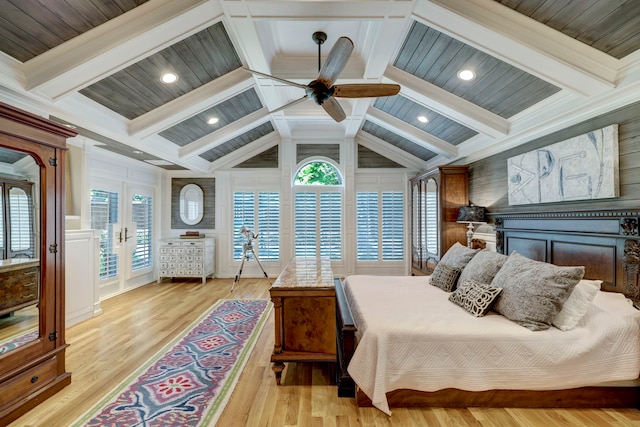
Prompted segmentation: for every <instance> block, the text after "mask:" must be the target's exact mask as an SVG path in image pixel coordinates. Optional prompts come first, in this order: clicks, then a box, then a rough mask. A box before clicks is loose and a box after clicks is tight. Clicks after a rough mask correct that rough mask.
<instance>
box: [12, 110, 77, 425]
mask: <svg viewBox="0 0 640 427" xmlns="http://www.w3.org/2000/svg"><path fill="white" fill-rule="evenodd" d="M75 135H76V132H75V131H73V130H71V129H69V128H67V127H64V126H61V125H58V124H56V123H53V122H51V121H49V120H47V119H44V118H42V117H39V116H37V115H34V114H31V113H27V112H25V111H22V110H19V109H16V108H14V107H12V106H9V105H6V104H3V103H0V175H8V176H10V178H12V179H13V180H16V181H24V182H29V183H30V184H31V188H32V190H31V194H27V193H25V192H24V191H23V192H22V193H19V192H16V195H15V196H10V197H9V198H8V199H7V202H6V204H7V206H5V205H4V204H3V206H2V207H1V208H0V212H1V214H2V222H3V226H4V231H7V230H6V229H9V230H8V231H9V232H10V234H11V236H12V237H11V238H10V239H9V240H8V242H7V244H8V245H15V246H19V247H24V248H30V249H29V250H25V251H22V252H16V251H12V250H11V251H9V250H4V251H3V254H4V256H3V258H4V259H1V260H0V307H2V309H0V313H1V314H0V425H7V424H8V423H9V422H11V421H12V420H15V419H16V418H18V417H19V416H21V415H22V414H24V413H25V412H27V411H28V410H29V409H31V408H33V407H34V406H36V405H38V404H39V403H40V402H42V401H43V400H45V399H47V398H49V397H50V396H52V395H53V394H55V393H56V392H58V391H59V390H61V389H62V388H63V387H65V386H66V385H68V384H69V383H70V382H71V373H69V372H66V369H65V348H66V347H67V344H66V343H65V339H64V328H65V324H64V289H65V284H64V277H65V274H64V215H65V212H64V206H65V203H64V201H65V194H64V190H65V183H64V179H65V152H66V140H67V138H69V137H73V136H75ZM2 185H10V184H2ZM7 191H9V193H10V194H11V191H12V189H7ZM16 236H18V237H16ZM5 249H6V248H5ZM16 253H17V254H18V255H15V254H16ZM7 255H8V256H7Z"/></svg>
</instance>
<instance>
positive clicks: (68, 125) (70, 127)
mask: <svg viewBox="0 0 640 427" xmlns="http://www.w3.org/2000/svg"><path fill="white" fill-rule="evenodd" d="M65 126H66V127H68V128H69V129H75V128H76V125H72V124H65Z"/></svg>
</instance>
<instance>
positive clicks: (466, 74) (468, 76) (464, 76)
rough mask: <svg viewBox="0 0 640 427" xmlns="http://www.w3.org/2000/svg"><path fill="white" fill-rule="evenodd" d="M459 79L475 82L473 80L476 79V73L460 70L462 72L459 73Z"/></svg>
mask: <svg viewBox="0 0 640 427" xmlns="http://www.w3.org/2000/svg"><path fill="white" fill-rule="evenodd" d="M458 78H459V79H460V80H464V81H469V80H473V79H475V78H476V73H474V72H473V71H471V70H469V69H465V70H460V71H458Z"/></svg>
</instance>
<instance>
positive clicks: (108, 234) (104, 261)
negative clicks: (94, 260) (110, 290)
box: [91, 190, 118, 279]
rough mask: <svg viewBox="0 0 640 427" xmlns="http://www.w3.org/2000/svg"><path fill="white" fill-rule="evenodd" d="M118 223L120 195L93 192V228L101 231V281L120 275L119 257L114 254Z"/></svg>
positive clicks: (99, 191) (101, 191) (100, 191)
mask: <svg viewBox="0 0 640 427" xmlns="http://www.w3.org/2000/svg"><path fill="white" fill-rule="evenodd" d="M117 223H118V193H112V192H109V191H103V190H91V228H93V229H95V230H100V256H99V270H100V279H107V278H110V277H116V276H117V275H118V255H117V254H116V253H114V243H115V242H114V229H113V226H114V224H117Z"/></svg>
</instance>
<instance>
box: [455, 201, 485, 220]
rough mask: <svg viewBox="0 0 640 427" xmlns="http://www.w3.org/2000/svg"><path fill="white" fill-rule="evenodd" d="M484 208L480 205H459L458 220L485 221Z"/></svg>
mask: <svg viewBox="0 0 640 427" xmlns="http://www.w3.org/2000/svg"><path fill="white" fill-rule="evenodd" d="M486 220H487V219H486V208H484V207H482V206H474V205H469V206H460V209H459V210H458V219H457V221H458V222H486Z"/></svg>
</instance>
